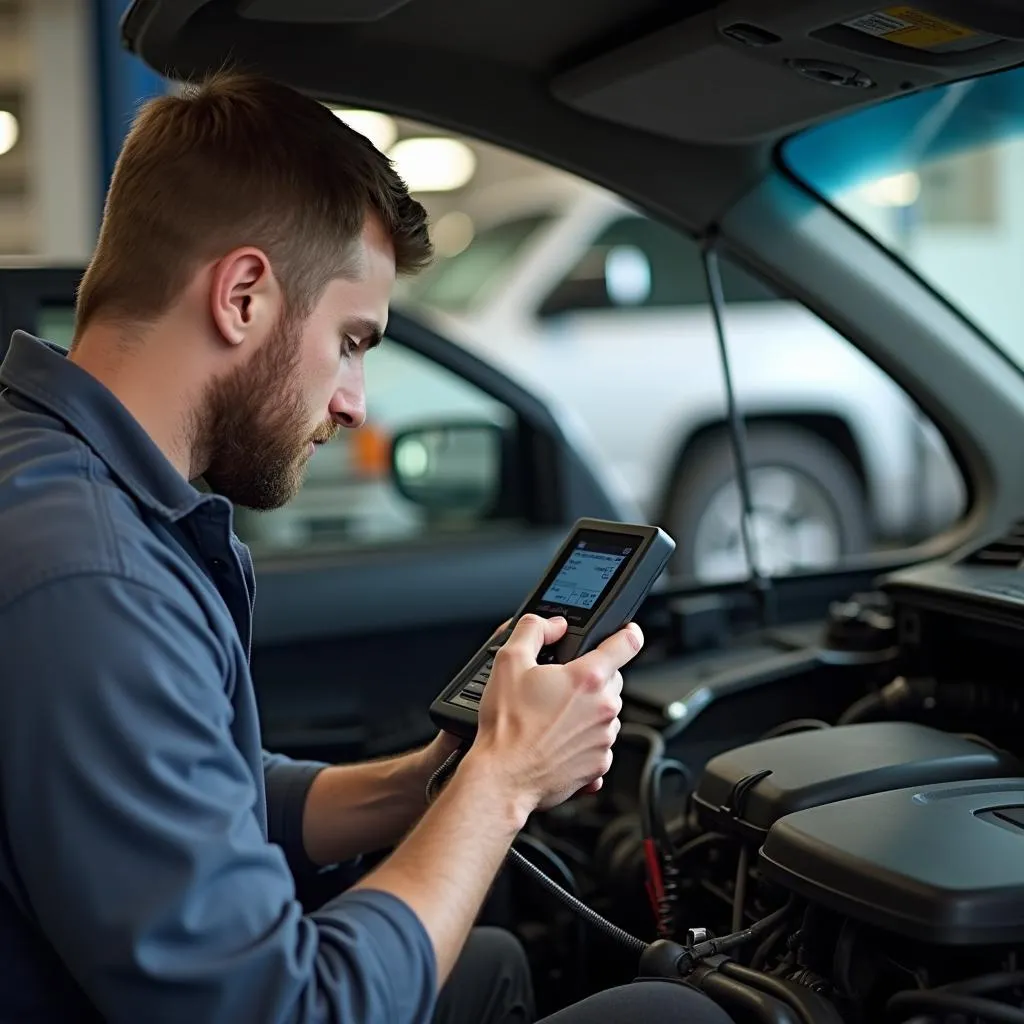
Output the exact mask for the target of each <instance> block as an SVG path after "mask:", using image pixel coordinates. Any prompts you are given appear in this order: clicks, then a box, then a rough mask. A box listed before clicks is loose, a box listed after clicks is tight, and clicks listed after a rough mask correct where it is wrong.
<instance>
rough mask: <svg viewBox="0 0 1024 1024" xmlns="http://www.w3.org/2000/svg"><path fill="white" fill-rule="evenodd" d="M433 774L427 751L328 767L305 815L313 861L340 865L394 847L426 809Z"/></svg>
mask: <svg viewBox="0 0 1024 1024" xmlns="http://www.w3.org/2000/svg"><path fill="white" fill-rule="evenodd" d="M431 771H432V766H431V765H430V764H428V763H427V759H426V757H425V752H424V751H415V752H413V753H410V754H404V755H402V756H401V757H393V758H388V759H387V760H382V761H371V762H368V763H366V764H356V765H338V766H335V767H331V768H325V769H324V770H323V771H322V772H320V774H319V775H317V777H316V779H315V780H314V782H313V784H312V786H311V787H310V789H309V794H308V795H307V797H306V805H305V810H304V812H303V825H302V833H303V842H304V845H305V847H306V852H307V854H308V855H309V858H310V860H312V861H313V862H314V863H316V864H321V865H325V864H335V863H337V862H338V861H344V860H349V859H351V858H352V857H355V856H358V855H359V854H361V853H370V852H372V851H374V850H380V849H383V848H385V847H388V846H393V845H394V844H395V843H397V842H398V841H399V840H400V839H401V838H402V836H404V835H405V834H406V833H407V832H408V831H409V829H410V828H412V826H413V825H414V824H415V823H416V821H417V820H418V819H419V817H420V816H421V815H422V814H423V812H424V811H425V810H426V787H427V782H428V781H429V777H430V773H431Z"/></svg>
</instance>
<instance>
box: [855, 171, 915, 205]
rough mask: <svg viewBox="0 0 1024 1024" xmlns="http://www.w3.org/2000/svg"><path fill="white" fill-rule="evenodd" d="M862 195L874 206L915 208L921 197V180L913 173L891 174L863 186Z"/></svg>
mask: <svg viewBox="0 0 1024 1024" xmlns="http://www.w3.org/2000/svg"><path fill="white" fill-rule="evenodd" d="M860 194H861V195H862V196H863V197H864V199H866V200H867V201H868V202H869V203H871V204H872V205H873V206H913V205H914V203H916V202H917V199H918V196H920V195H921V179H920V178H919V177H918V176H917V175H916V174H915V173H914V172H913V171H904V172H903V173H902V174H891V175H889V177H887V178H879V179H878V180H877V181H872V182H870V183H869V184H867V185H864V186H862V187H861V189H860Z"/></svg>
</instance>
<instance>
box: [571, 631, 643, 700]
mask: <svg viewBox="0 0 1024 1024" xmlns="http://www.w3.org/2000/svg"><path fill="white" fill-rule="evenodd" d="M643 645H644V635H643V633H642V632H641V630H640V627H639V626H638V625H637V624H636V623H635V622H631V623H630V624H629V625H628V626H626V627H625V628H624V629H620V630H619V631H618V632H617V633H613V634H612V635H611V636H610V637H608V639H607V640H605V641H604V642H603V643H601V644H600V645H599V646H597V647H595V648H594V649H593V650H592V651H589V652H588V653H586V654H584V655H583V656H582V657H580V658H577V659H576V660H575V661H574V662H571V663H570V664H571V668H572V669H573V672H574V673H575V674H576V675H577V679H578V680H579V682H580V683H581V684H582V685H584V686H587V687H590V688H593V689H598V688H600V687H601V686H604V684H605V682H606V681H607V680H609V679H611V678H612V677H614V676H615V675H616V674H617V673H618V671H619V669H621V668H622V667H623V666H624V665H627V664H628V663H629V662H631V661H632V660H633V659H634V658H635V657H636V656H637V655H638V654H639V653H640V650H641V648H642V647H643ZM619 688H620V689H621V688H622V686H621V678H620V682H619Z"/></svg>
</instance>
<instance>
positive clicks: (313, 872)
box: [263, 751, 364, 907]
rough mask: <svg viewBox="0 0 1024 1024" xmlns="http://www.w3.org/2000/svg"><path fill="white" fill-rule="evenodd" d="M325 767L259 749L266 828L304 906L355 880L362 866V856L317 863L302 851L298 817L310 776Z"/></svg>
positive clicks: (318, 762) (341, 888) (302, 806)
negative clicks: (334, 862)
mask: <svg viewBox="0 0 1024 1024" xmlns="http://www.w3.org/2000/svg"><path fill="white" fill-rule="evenodd" d="M326 767H328V765H327V764H325V763H324V762H322V761H298V760H293V759H292V758H288V757H285V756H284V755H283V754H271V753H268V752H267V751H264V752H263V778H264V781H265V784H266V793H267V832H268V835H269V838H270V841H271V842H272V843H277V845H278V846H280V847H281V849H282V850H284V855H285V858H286V859H287V861H288V867H289V868H291V872H292V877H293V878H294V879H295V888H296V895H297V898H298V899H299V901H300V902H301V903H302V904H303V905H304V906H306V907H309V906H319V905H320V904H321V903H323V902H324V900H326V899H329V898H330V897H331V896H334V895H335V894H337V893H339V892H341V891H342V890H343V889H346V888H348V887H349V886H350V885H353V884H355V882H356V880H357V879H358V878H359V876H360V875H361V874H362V872H363V870H364V865H363V858H362V857H361V856H359V857H353V858H352V859H351V860H345V861H341V862H339V863H337V864H328V865H320V864H317V863H316V862H315V861H313V860H311V859H310V857H309V855H308V854H307V853H306V845H305V843H304V842H303V838H302V819H303V816H304V813H305V808H306V798H307V796H308V795H309V788H310V786H312V785H313V780H314V779H315V778H316V777H317V775H319V774H320V772H321V771H323V769H324V768H326Z"/></svg>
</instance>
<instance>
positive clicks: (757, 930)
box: [686, 896, 794, 962]
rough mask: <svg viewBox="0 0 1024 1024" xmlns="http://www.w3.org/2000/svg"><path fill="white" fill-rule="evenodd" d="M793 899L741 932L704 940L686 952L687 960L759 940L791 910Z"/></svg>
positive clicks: (715, 953) (700, 958)
mask: <svg viewBox="0 0 1024 1024" xmlns="http://www.w3.org/2000/svg"><path fill="white" fill-rule="evenodd" d="M793 904H794V899H793V897H792V896H791V897H790V898H789V899H788V900H787V901H786V903H785V905H784V906H781V907H779V909H778V910H773V911H772V913H770V914H769V915H768V916H767V917H762V918H761V920H760V921H755V922H754V923H753V924H752V925H751V926H750V927H749V928H744V929H743V931H741V932H733V933H732V934H731V935H723V936H721V937H720V938H717V939H705V940H704V941H703V942H698V943H697V944H696V945H694V946H692V947H690V948H689V949H687V950H686V953H687V955H688V957H689V959H690V960H691V962H692V961H697V960H703V959H705V958H706V957H709V956H716V955H717V954H719V953H727V952H728V951H729V950H730V949H736V948H737V947H738V946H745V945H746V944H747V943H748V942H753V941H754V939H759V938H760V937H761V936H762V935H764V934H765V933H766V932H769V931H771V930H772V929H773V928H774V927H775V926H776V925H777V924H778V923H779V922H780V921H781V920H782V919H783V918H785V917H786V916H787V915H788V914H789V912H790V911H791V910H792V909H793Z"/></svg>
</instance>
